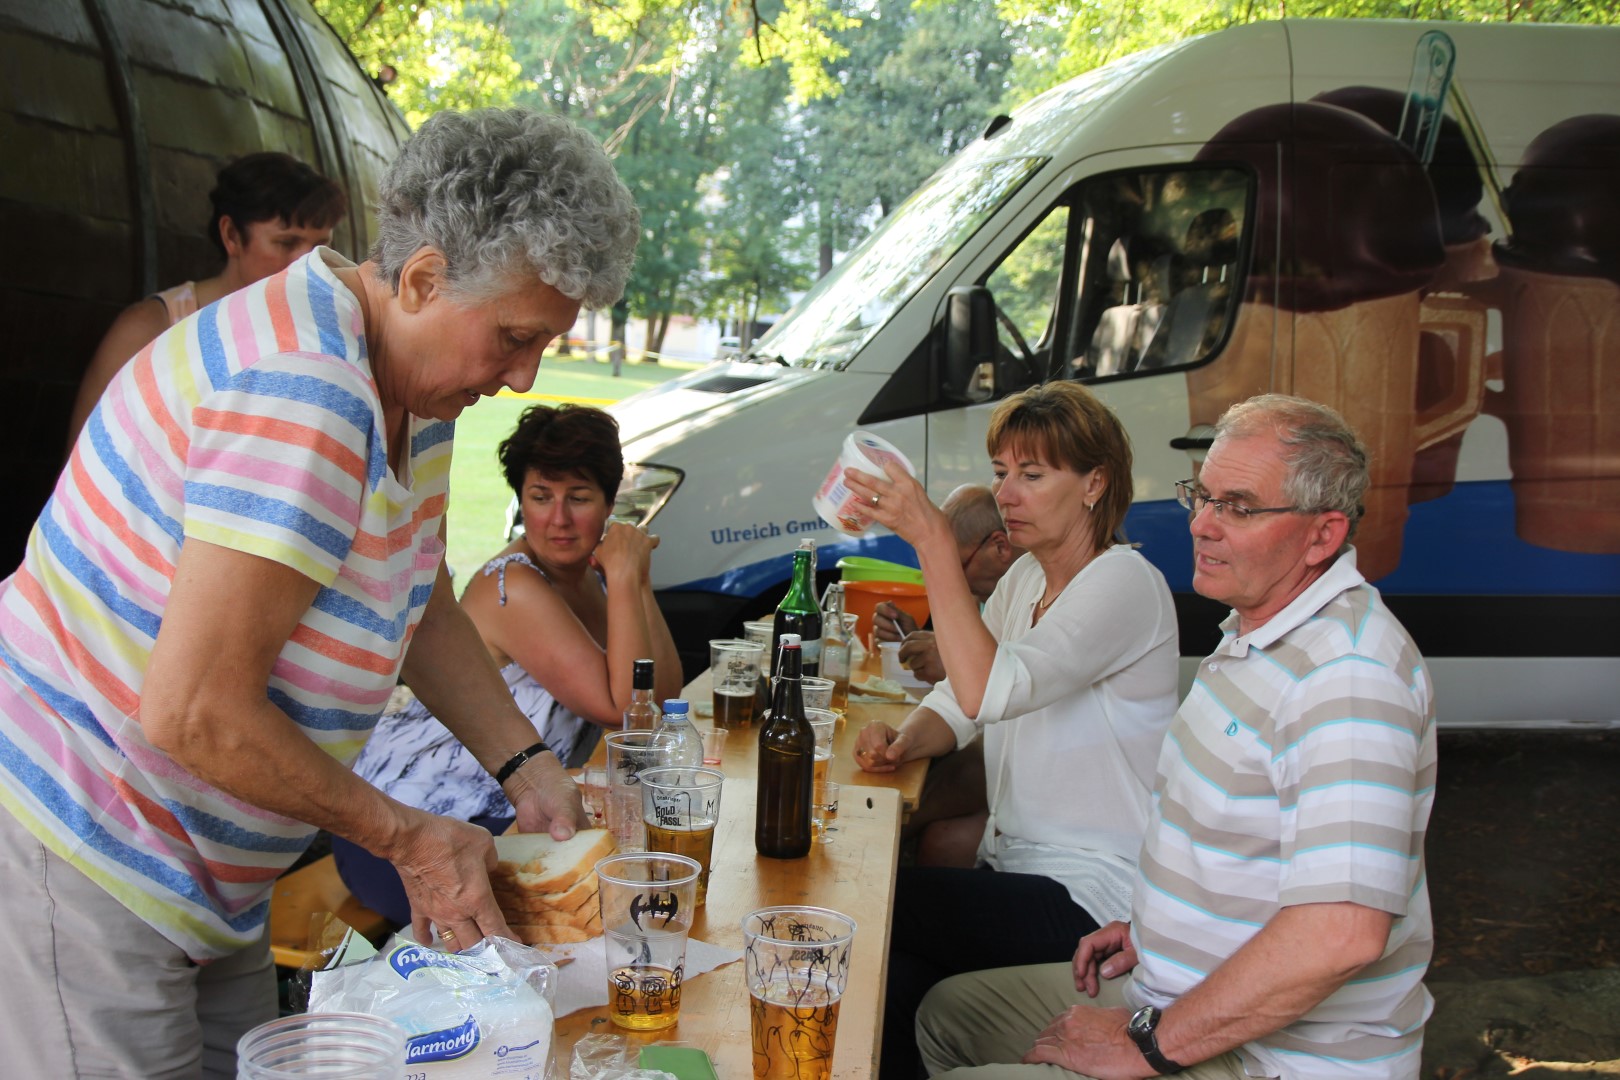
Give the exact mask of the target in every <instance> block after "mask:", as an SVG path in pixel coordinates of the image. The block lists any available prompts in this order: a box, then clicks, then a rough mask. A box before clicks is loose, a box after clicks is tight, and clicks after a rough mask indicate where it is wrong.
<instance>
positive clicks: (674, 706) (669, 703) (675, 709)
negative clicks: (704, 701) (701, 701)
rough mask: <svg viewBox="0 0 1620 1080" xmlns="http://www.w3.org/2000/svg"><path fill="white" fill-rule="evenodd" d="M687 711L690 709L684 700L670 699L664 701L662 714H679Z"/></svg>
mask: <svg viewBox="0 0 1620 1080" xmlns="http://www.w3.org/2000/svg"><path fill="white" fill-rule="evenodd" d="M688 709H690V706H689V705H687V703H686V699H685V698H678V697H672V698H665V699H664V712H665V713H666V714H668V713H677V714H681V713H685V712H687V711H688Z"/></svg>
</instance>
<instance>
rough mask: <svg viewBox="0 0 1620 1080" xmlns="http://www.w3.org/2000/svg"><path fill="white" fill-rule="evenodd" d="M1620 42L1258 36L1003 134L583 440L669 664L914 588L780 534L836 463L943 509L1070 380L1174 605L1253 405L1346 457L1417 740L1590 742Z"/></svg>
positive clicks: (1572, 32) (1614, 551) (1602, 542)
mask: <svg viewBox="0 0 1620 1080" xmlns="http://www.w3.org/2000/svg"><path fill="white" fill-rule="evenodd" d="M1616 57H1620V29H1610V28H1595V27H1570V26H1541V25H1538V26H1530V25H1523V24H1520V25H1511V26H1508V25H1497V26H1490V25H1461V24H1442V23H1431V24H1424V23H1400V22H1373V21H1347V22H1337V21H1326V20H1310V21H1286V22H1280V23H1269V24H1257V25H1251V26H1245V27H1241V28H1236V29H1232V30H1227V31H1224V32H1221V33H1218V34H1213V35H1208V36H1205V37H1200V38H1195V39H1192V40H1189V41H1185V42H1181V43H1179V44H1175V45H1170V46H1165V47H1162V48H1158V49H1153V50H1150V51H1148V52H1144V53H1140V54H1137V55H1134V56H1130V57H1126V58H1124V59H1122V60H1119V61H1117V62H1115V63H1112V64H1109V65H1108V66H1106V67H1104V68H1100V69H1098V70H1096V71H1093V72H1091V73H1089V74H1087V75H1084V76H1082V77H1080V78H1078V79H1075V80H1073V81H1072V82H1069V83H1066V84H1064V85H1062V86H1059V87H1057V88H1055V89H1053V90H1051V91H1048V92H1047V93H1045V94H1043V95H1041V96H1040V97H1038V98H1036V99H1034V100H1033V101H1031V102H1029V103H1028V104H1026V105H1024V106H1023V107H1022V108H1020V109H1019V110H1017V111H1016V112H1015V113H1014V114H1013V115H1012V116H1010V117H997V118H995V120H993V121H992V122H991V123H990V124H989V125H988V126H987V128H986V129H985V132H984V134H983V136H982V137H981V138H979V139H978V140H977V141H975V142H974V143H973V144H972V145H971V146H969V147H968V148H967V149H965V150H964V151H963V152H962V153H961V154H959V155H958V156H957V157H955V158H954V159H952V160H951V161H950V162H948V163H947V164H946V165H945V166H944V167H943V168H942V169H940V171H939V172H938V173H937V174H935V175H934V177H933V178H932V179H930V180H929V181H928V182H927V183H925V184H924V185H923V186H922V187H921V188H920V189H919V190H918V191H917V192H916V193H915V194H913V195H912V196H911V197H910V198H909V199H908V200H907V201H906V202H905V203H904V205H902V206H901V207H900V208H899V209H898V210H896V211H895V213H894V214H893V215H892V216H891V217H890V218H888V219H887V220H886V221H885V222H883V223H882V225H881V226H880V227H879V228H878V229H877V230H876V231H875V232H874V233H873V235H872V236H871V237H869V238H868V239H867V240H866V242H865V243H863V244H862V245H861V246H860V247H858V248H857V249H856V250H855V251H853V252H851V253H850V255H849V256H848V257H847V258H846V259H845V260H844V261H843V262H842V263H841V264H840V265H839V266H838V267H836V268H835V269H834V270H833V271H832V272H831V273H830V274H828V275H827V276H826V277H824V278H823V279H822V280H821V281H820V282H818V283H817V284H816V286H815V287H814V289H813V290H812V291H811V292H810V293H809V295H807V296H806V297H805V298H804V300H803V301H802V302H800V303H799V304H798V305H796V306H795V308H794V309H793V310H792V311H791V312H789V313H788V314H787V315H786V316H784V317H783V318H782V319H781V321H780V322H778V323H777V324H776V326H775V327H774V328H773V329H772V330H771V332H770V333H768V334H767V335H765V337H764V338H762V339H761V340H760V341H758V342H757V343H755V344H754V345H753V346H752V347H751V349H750V350H749V353H748V355H747V356H745V357H742V358H740V360H739V361H737V362H717V363H715V364H712V365H710V366H709V367H706V368H704V369H702V370H700V371H697V372H694V373H692V374H690V375H689V376H686V377H683V378H681V379H678V380H675V381H673V382H671V383H668V384H665V385H664V386H662V387H660V388H658V389H655V390H651V391H648V392H646V393H643V394H640V395H637V396H636V397H633V398H630V399H628V400H626V401H624V402H622V403H620V404H619V405H617V406H615V407H614V409H613V412H614V414H615V415H616V416H617V417H618V420H619V422H620V424H621V425H622V430H623V434H624V443H625V458H626V461H628V462H632V463H634V464H632V465H631V467H630V469H629V471H628V473H627V478H626V483H625V485H624V487H623V488H622V489H621V491H620V498H619V505H618V508H617V512H618V513H620V514H624V515H628V516H631V517H634V518H636V519H638V520H641V521H644V522H647V523H648V524H649V525H650V527H651V528H652V530H653V531H655V532H656V533H658V534H659V535H660V536H661V537H662V538H663V545H662V547H661V548H660V549H659V552H658V554H657V556H656V557H655V559H654V563H653V572H654V575H655V587H656V589H657V591H658V594H659V598H660V602H661V603H662V604H663V606H664V610H665V612H666V614H667V615H668V616H669V619H670V623H671V626H672V627H673V628H674V630H675V633H676V635H677V638H678V639H679V641H680V642H681V644H682V647H683V653H684V654H685V655H687V656H689V657H691V658H692V660H693V662H694V663H695V664H697V665H701V664H702V663H703V662H704V660H702V659H699V657H700V656H701V654H702V646H701V643H702V642H703V641H704V640H705V639H707V638H709V637H711V636H715V635H717V634H721V633H730V632H733V631H734V630H735V628H736V626H737V622H738V620H739V619H741V618H743V617H745V616H747V617H751V616H753V615H755V614H757V613H759V612H762V611H767V610H769V609H771V608H772V607H774V605H775V604H776V602H777V600H778V598H779V597H780V595H781V593H782V591H783V589H784V587H785V583H786V580H787V574H788V567H789V561H790V560H789V558H788V553H789V552H790V551H791V550H792V549H793V548H794V547H795V546H796V545H797V543H798V541H799V540H800V539H801V538H802V537H804V536H807V535H808V536H811V537H814V538H815V539H816V540H817V541H818V543H819V544H820V545H821V553H822V554H821V563H820V565H821V568H822V570H823V573H824V575H825V574H826V573H827V572H828V571H830V569H831V568H832V567H833V565H834V563H835V562H836V560H837V559H838V557H839V556H841V555H846V554H861V555H870V556H876V557H880V558H886V559H892V560H895V561H900V562H907V563H909V564H911V565H915V557H914V556H913V555H912V553H911V550H910V548H909V546H908V545H906V544H905V543H904V542H902V541H901V540H899V539H898V538H897V537H894V536H892V535H889V534H887V533H885V532H883V531H882V530H874V531H873V532H871V533H869V534H868V535H866V536H863V537H859V538H852V537H848V536H845V535H844V534H842V533H838V532H835V531H833V530H832V529H829V528H828V527H826V526H825V525H824V524H823V523H822V522H821V521H820V520H819V519H818V518H817V516H816V514H815V512H814V511H813V510H812V509H811V507H810V498H811V495H812V494H813V493H814V491H815V489H816V486H817V484H818V483H819V481H820V480H821V479H822V477H823V476H824V475H825V473H826V470H827V468H828V466H829V465H830V463H831V462H832V460H833V459H834V458H835V457H836V455H837V453H838V448H839V444H840V441H841V440H842V439H843V437H844V436H845V435H846V434H847V433H848V432H850V431H852V430H854V429H856V428H864V429H866V430H869V431H873V432H876V433H877V434H879V435H881V436H883V437H884V438H886V439H888V440H889V441H891V442H893V443H894V444H895V445H897V446H899V447H900V448H901V449H902V450H904V451H905V453H906V454H907V455H908V456H909V457H910V458H911V460H912V461H913V462H914V463H916V464H917V466H918V468H919V472H920V473H921V474H922V476H923V478H924V480H925V482H926V484H927V487H928V491H929V493H930V495H932V496H933V497H934V499H935V500H936V501H938V500H939V499H941V498H943V496H944V495H945V494H946V493H947V492H948V491H950V490H951V489H952V488H953V487H955V486H956V485H958V484H960V483H964V482H968V481H980V482H988V480H989V466H988V461H987V454H986V451H985V445H984V435H985V429H986V423H987V418H988V416H989V413H990V410H991V409H992V408H993V407H994V405H995V402H996V401H997V400H998V399H1000V398H1001V397H1003V396H1005V395H1006V394H1008V393H1011V392H1013V391H1016V390H1018V389H1020V388H1022V387H1025V386H1028V385H1031V384H1033V383H1035V382H1038V381H1043V380H1048V379H1077V380H1079V381H1081V382H1083V383H1085V384H1086V385H1088V386H1090V387H1091V388H1092V389H1093V390H1094V391H1095V392H1096V393H1097V394H1098V395H1100V396H1101V397H1102V398H1103V399H1104V400H1105V401H1107V402H1108V404H1109V405H1111V406H1112V407H1113V408H1114V409H1115V410H1116V411H1117V412H1118V414H1119V415H1120V417H1121V419H1122V420H1123V421H1124V422H1125V425H1126V428H1127V430H1129V432H1130V434H1131V438H1132V440H1133V442H1134V446H1135V454H1136V472H1135V489H1136V502H1135V505H1134V508H1133V509H1132V511H1131V514H1130V517H1129V518H1128V520H1127V525H1126V527H1127V531H1128V533H1129V536H1130V538H1131V539H1132V540H1133V541H1136V542H1139V543H1140V544H1141V545H1142V550H1143V552H1144V553H1145V554H1146V555H1147V556H1148V557H1149V558H1150V559H1152V560H1153V562H1154V563H1156V564H1157V565H1158V566H1159V568H1160V569H1161V570H1162V571H1163V572H1164V574H1165V577H1166V578H1167V579H1168V580H1169V582H1170V585H1171V588H1172V590H1173V591H1174V592H1175V593H1176V594H1177V603H1178V611H1179V614H1180V616H1181V636H1182V652H1183V655H1184V656H1186V657H1197V656H1201V655H1203V654H1204V653H1205V651H1206V650H1207V649H1208V648H1209V647H1210V646H1211V645H1212V643H1213V642H1214V641H1215V640H1216V638H1217V631H1216V628H1215V626H1216V622H1217V621H1218V619H1219V618H1220V616H1221V614H1222V612H1221V610H1220V609H1218V608H1216V607H1215V606H1214V605H1212V604H1210V603H1209V602H1208V601H1205V600H1203V599H1201V598H1199V597H1197V596H1196V595H1195V594H1193V593H1192V590H1191V585H1190V582H1191V574H1192V564H1191V542H1190V540H1189V537H1188V534H1187V524H1186V514H1185V512H1184V511H1183V510H1182V509H1181V507H1180V506H1178V505H1177V503H1176V501H1175V490H1174V487H1173V485H1174V483H1175V481H1177V480H1181V479H1185V478H1187V477H1190V476H1192V475H1193V474H1194V473H1195V471H1196V469H1197V467H1198V463H1199V460H1200V457H1201V454H1202V452H1203V450H1204V449H1205V448H1206V447H1207V446H1208V445H1209V434H1210V430H1211V428H1210V425H1211V424H1212V423H1213V422H1214V420H1215V419H1216V417H1218V416H1219V415H1220V413H1221V412H1222V410H1223V409H1225V408H1226V407H1227V406H1228V405H1229V404H1231V403H1232V402H1234V401H1238V400H1241V399H1243V398H1246V397H1249V396H1250V395H1252V394H1255V393H1259V392H1262V391H1267V390H1276V391H1281V392H1289V393H1297V394H1303V395H1305V396H1308V397H1311V398H1314V399H1316V400H1319V401H1323V402H1326V403H1328V404H1331V405H1333V406H1334V407H1336V408H1338V409H1339V410H1340V411H1342V412H1343V413H1344V414H1345V415H1346V416H1347V417H1348V418H1349V419H1350V420H1351V422H1352V423H1353V424H1354V425H1355V426H1356V427H1357V429H1358V430H1359V431H1360V433H1361V435H1362V437H1363V438H1364V439H1365V440H1366V442H1367V444H1368V446H1369V448H1370V449H1371V451H1372V455H1373V470H1374V490H1373V491H1372V492H1371V494H1370V497H1369V500H1368V505H1367V513H1366V516H1365V518H1364V519H1363V522H1362V525H1361V531H1360V535H1359V537H1358V539H1357V546H1358V549H1359V558H1360V565H1361V566H1362V568H1363V570H1364V571H1365V572H1366V573H1367V575H1368V577H1369V578H1371V579H1373V580H1374V581H1375V582H1376V583H1377V584H1378V585H1379V586H1380V588H1381V589H1382V590H1383V594H1384V596H1385V597H1386V598H1387V600H1388V603H1389V605H1390V607H1391V608H1392V609H1393V610H1394V611H1395V612H1396V613H1397V614H1398V615H1399V616H1400V617H1401V619H1402V620H1403V621H1404V622H1405V624H1406V625H1407V626H1408V627H1409V628H1410V629H1411V631H1412V632H1413V634H1414V635H1415V636H1416V638H1417V640H1418V642H1419V644H1420V646H1421V647H1422V649H1423V651H1424V653H1425V654H1426V656H1427V657H1428V659H1429V662H1430V664H1431V665H1432V667H1433V671H1434V675H1435V678H1436V682H1437V684H1438V686H1439V691H1440V692H1439V701H1440V703H1441V719H1442V722H1444V723H1447V724H1457V725H1462V724H1488V723H1502V722H1517V721H1525V720H1550V721H1576V722H1602V723H1606V722H1612V721H1614V720H1615V719H1616V718H1617V717H1620V694H1616V690H1617V689H1620V64H1617V63H1616V62H1615V59H1616Z"/></svg>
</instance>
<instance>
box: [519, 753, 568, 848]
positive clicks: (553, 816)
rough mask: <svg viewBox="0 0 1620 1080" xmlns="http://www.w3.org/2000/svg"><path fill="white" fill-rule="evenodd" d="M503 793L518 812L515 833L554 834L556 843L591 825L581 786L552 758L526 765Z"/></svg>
mask: <svg viewBox="0 0 1620 1080" xmlns="http://www.w3.org/2000/svg"><path fill="white" fill-rule="evenodd" d="M502 790H504V791H505V792H506V797H507V799H508V800H509V801H510V802H511V803H512V808H513V809H514V810H516V811H517V821H516V822H515V823H514V824H513V826H512V829H513V831H514V832H525V833H550V834H551V835H552V837H553V838H554V839H557V840H567V839H568V838H569V837H570V836H573V835H574V833H575V831H576V830H579V829H583V828H584V827H585V826H586V825H587V824H588V823H589V819H588V818H587V816H586V814H585V806H584V804H583V803H582V802H581V800H580V796H579V785H578V784H576V783H574V780H573V778H572V777H570V776H569V775H568V773H566V772H565V771H563V767H562V764H561V763H560V762H558V761H557V759H556V758H555V757H553V756H552V755H551V754H541V755H539V756H538V757H535V758H531V759H530V760H529V761H527V762H525V763H524V765H523V767H522V768H520V769H519V770H518V771H517V772H515V773H513V774H512V775H511V776H510V777H509V778H508V779H507V781H506V783H505V784H503V785H502Z"/></svg>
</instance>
